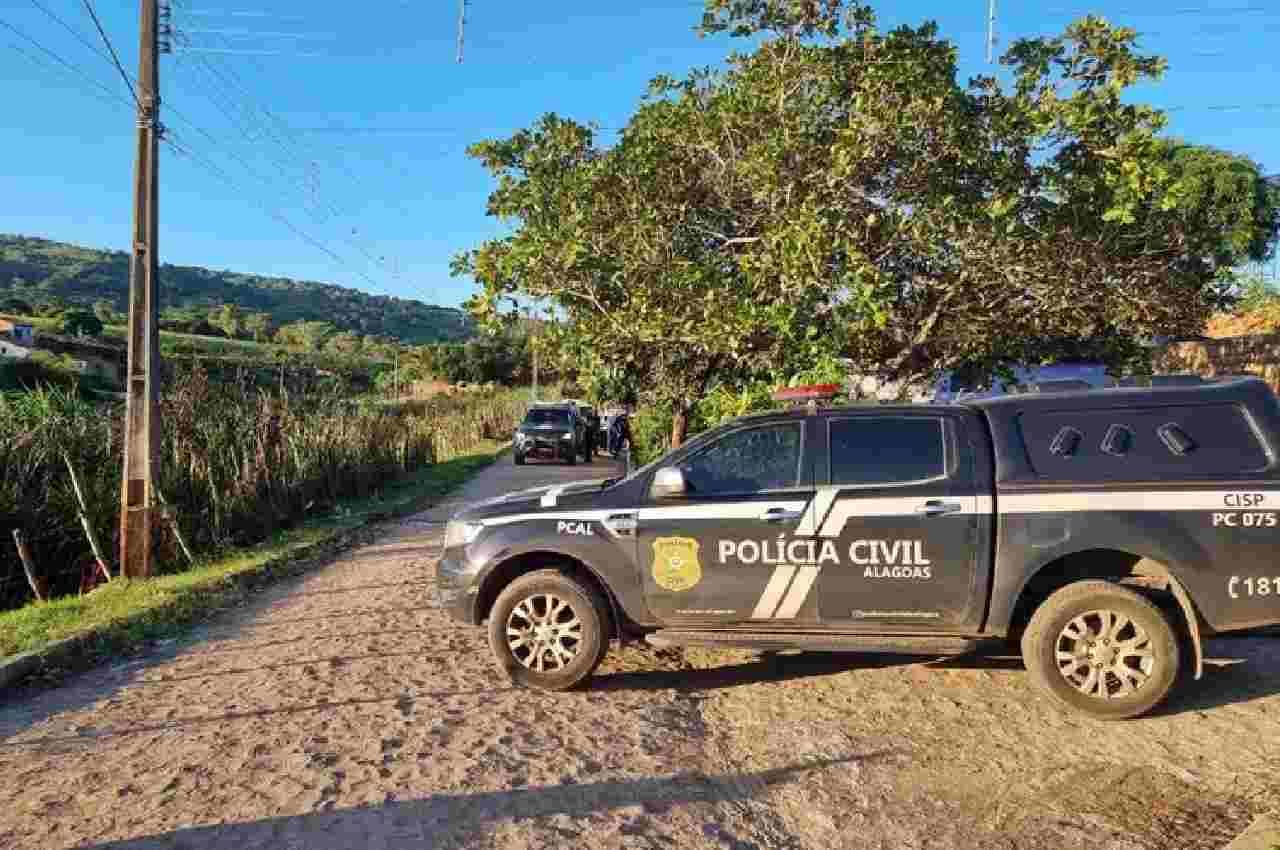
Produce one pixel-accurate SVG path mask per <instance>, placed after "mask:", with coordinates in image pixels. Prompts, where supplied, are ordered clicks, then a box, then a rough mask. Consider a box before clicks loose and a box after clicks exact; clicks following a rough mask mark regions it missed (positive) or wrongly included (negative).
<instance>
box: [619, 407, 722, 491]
mask: <svg viewBox="0 0 1280 850" xmlns="http://www.w3.org/2000/svg"><path fill="white" fill-rule="evenodd" d="M736 424H738V421H737V420H734V421H732V422H729V423H727V424H725V425H721V426H719V427H718V428H712V429H711V430H710V431H703V432H702V433H701V434H699V435H698V436H696V437H694V438H693V439H692V440H690V441H689V442H687V443H685V444H684V445H683V446H681V447H680V449H679V451H685V450H692V449H695V448H697V447H698V446H700V445H702V444H703V443H706V442H707V441H708V440H713V439H715V438H716V437H718V436H720V435H721V434H722V433H724V432H725V431H727V430H729V429H730V428H731V427H733V426H734V425H736ZM671 454H672V452H670V451H668V452H665V453H663V454H661V455H659V456H658V457H657V458H655V459H654V460H651V461H649V462H648V463H646V464H645V465H644V466H642V467H640V468H639V469H635V470H632V472H631V474H630V475H628V476H627V477H625V478H623V479H620V480H619V482H617V483H621V482H622V481H634V480H635V479H636V478H638V477H640V476H641V475H644V474H646V473H648V472H649V471H651V470H653V469H656V468H657V467H659V466H662V465H663V463H664V462H665V461H666V459H667V458H668V457H670V456H671Z"/></svg>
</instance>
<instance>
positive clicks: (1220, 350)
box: [1151, 334, 1280, 392]
mask: <svg viewBox="0 0 1280 850" xmlns="http://www.w3.org/2000/svg"><path fill="white" fill-rule="evenodd" d="M1151 367H1152V370H1153V371H1154V372H1155V373H1156V374H1157V375H1167V374H1171V373H1179V372H1191V373H1193V374H1196V375H1201V376H1203V377H1206V378H1212V377H1219V376H1224V375H1244V374H1249V375H1258V376H1259V377H1261V378H1262V379H1263V380H1265V381H1266V382H1267V383H1268V384H1270V385H1271V389H1273V390H1275V391H1276V392H1280V334H1270V335H1266V336H1237V337H1228V338H1226V339H1211V340H1201V341H1196V342H1175V343H1171V344H1169V345H1166V346H1164V347H1162V348H1159V349H1157V350H1156V351H1155V352H1154V353H1153V356H1152V360H1151Z"/></svg>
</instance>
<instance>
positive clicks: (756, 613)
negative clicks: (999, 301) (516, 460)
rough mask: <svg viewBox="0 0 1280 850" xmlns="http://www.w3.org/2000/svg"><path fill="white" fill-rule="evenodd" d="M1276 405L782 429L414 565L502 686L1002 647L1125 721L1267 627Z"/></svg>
mask: <svg viewBox="0 0 1280 850" xmlns="http://www.w3.org/2000/svg"><path fill="white" fill-rule="evenodd" d="M1278 460H1280V406H1278V405H1277V400H1276V397H1275V396H1274V395H1273V393H1272V392H1271V390H1270V388H1268V387H1267V385H1266V384H1264V383H1263V382H1261V381H1259V380H1254V379H1245V380H1238V381H1231V382H1224V383H1220V384H1208V385H1205V386H1203V387H1195V388H1187V387H1170V388H1160V389H1109V390H1098V391H1088V392H1068V393H1046V394H1037V395H1024V396H1011V397H1005V398H999V399H991V400H984V401H978V402H973V403H969V404H952V405H937V406H920V405H913V406H901V407H894V406H860V407H838V408H825V409H816V410H814V409H810V410H807V411H806V410H792V411H787V412H779V413H771V414H765V415H761V416H753V417H748V418H744V419H739V420H736V421H734V422H731V423H729V424H727V425H724V426H721V427H719V428H717V429H715V430H713V431H710V432H708V433H705V434H702V435H700V436H698V437H697V438H696V439H694V440H692V441H690V442H689V443H687V444H686V445H684V446H682V447H681V448H679V449H678V450H676V451H673V452H671V453H670V454H668V455H667V456H666V457H663V458H661V459H660V460H658V461H656V462H655V463H653V464H650V465H648V466H646V467H643V468H641V469H638V470H636V471H635V472H634V473H632V474H631V475H629V476H627V477H626V478H624V479H621V480H613V479H611V480H606V481H594V482H583V483H580V484H573V485H567V486H555V487H550V488H544V489H541V490H535V491H525V492H521V493H513V494H511V495H508V496H505V497H502V498H500V499H495V500H491V501H488V502H484V503H480V504H476V505H472V506H470V507H468V508H466V509H465V510H464V511H462V512H461V513H459V514H458V515H457V516H455V517H454V519H453V520H452V521H451V522H450V523H449V525H448V527H447V530H446V534H445V537H446V539H445V549H444V553H443V556H442V558H441V560H440V562H439V565H438V567H437V570H438V586H439V588H440V590H441V592H442V594H443V598H444V599H445V601H446V603H447V604H448V605H449V607H450V609H451V610H452V611H453V613H454V615H455V616H456V617H458V618H459V619H461V620H463V621H465V622H467V623H471V624H476V625H479V624H482V623H485V622H486V621H487V622H488V633H489V640H490V645H491V647H492V649H493V652H494V654H495V656H496V658H497V662H498V664H499V666H500V667H501V668H502V669H503V670H504V671H506V673H507V674H508V675H509V676H510V677H511V678H512V679H513V680H515V681H517V682H521V683H524V684H528V685H532V686H535V687H541V688H548V689H565V688H569V687H572V686H574V685H576V684H578V683H579V682H582V681H583V680H584V679H586V678H587V677H588V676H589V675H590V674H591V672H592V671H593V670H594V669H595V667H596V665H597V664H598V663H599V662H600V660H601V658H602V657H603V656H604V654H605V652H606V650H607V649H608V645H609V643H610V641H611V640H612V639H614V638H617V639H619V640H630V639H636V638H642V639H645V640H647V641H649V642H650V643H653V644H657V645H666V646H671V645H712V646H725V647H747V648H758V649H761V650H782V649H797V648H798V649H811V650H822V651H851V652H893V653H908V654H924V655H949V654H962V653H969V652H975V651H980V650H985V649H986V648H987V647H989V646H991V645H993V642H994V643H997V644H998V643H999V642H1003V641H1008V642H1011V643H1014V644H1015V645H1019V644H1020V647H1021V651H1022V655H1023V658H1024V660H1025V662H1026V665H1027V669H1028V670H1029V671H1030V673H1031V674H1032V676H1033V677H1034V680H1035V681H1036V682H1037V683H1038V685H1039V686H1040V688H1041V689H1042V690H1043V691H1044V692H1045V693H1046V694H1048V695H1049V696H1051V697H1053V698H1054V699H1056V700H1057V701H1059V702H1060V703H1062V704H1064V705H1066V706H1069V707H1071V708H1074V709H1077V710H1080V711H1083V712H1085V713H1088V714H1090V715H1093V716H1095V717H1099V718H1109V719H1117V718H1123V717H1132V716H1135V715H1138V714H1141V713H1143V712H1145V711H1148V710H1149V709H1151V708H1152V707H1154V706H1155V705H1156V704H1157V703H1159V702H1160V701H1161V700H1162V699H1164V697H1165V696H1166V694H1167V693H1168V692H1169V690H1170V688H1171V687H1172V686H1173V685H1174V683H1175V680H1176V679H1177V678H1178V674H1179V672H1180V670H1186V669H1190V670H1192V671H1194V673H1195V675H1196V677H1197V678H1198V677H1199V675H1200V670H1201V648H1200V646H1201V638H1202V636H1203V635H1206V634H1214V633H1218V632H1227V631H1231V630H1238V629H1246V628H1251V627H1255V626H1261V625H1266V624H1274V623H1280V558H1277V555H1280V546H1278V543H1280V527H1278V525H1277V521H1278V519H1280V465H1278Z"/></svg>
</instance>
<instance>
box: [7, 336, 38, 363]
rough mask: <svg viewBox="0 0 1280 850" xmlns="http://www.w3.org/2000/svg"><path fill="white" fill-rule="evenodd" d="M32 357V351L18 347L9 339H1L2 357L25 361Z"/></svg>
mask: <svg viewBox="0 0 1280 850" xmlns="http://www.w3.org/2000/svg"><path fill="white" fill-rule="evenodd" d="M30 356H31V349H29V348H27V347H25V346H22V345H16V344H14V343H12V342H10V341H9V340H7V339H0V357H9V358H12V359H14V360H25V359H26V358H28V357H30Z"/></svg>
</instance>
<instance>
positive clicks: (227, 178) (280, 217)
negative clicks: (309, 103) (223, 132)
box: [165, 139, 378, 287]
mask: <svg viewBox="0 0 1280 850" xmlns="http://www.w3.org/2000/svg"><path fill="white" fill-rule="evenodd" d="M165 142H166V144H168V145H169V146H170V147H171V148H173V150H174V151H175V152H176V153H178V154H179V155H183V156H186V157H187V158H188V159H190V160H191V161H192V162H195V163H196V164H198V165H200V166H201V167H203V168H204V169H205V170H206V171H208V172H209V173H211V174H213V175H214V176H215V177H218V178H219V179H220V180H222V181H223V182H224V183H226V184H227V185H228V186H230V187H231V188H232V189H235V190H236V191H237V192H240V193H244V192H245V191H246V189H245V187H243V186H241V185H240V184H239V183H238V182H237V181H236V180H235V178H234V177H232V176H231V175H230V174H228V173H227V172H226V171H225V170H224V169H222V168H221V167H220V166H218V164H217V163H215V162H212V161H211V160H209V159H208V158H207V157H204V156H202V155H201V154H198V153H196V152H195V151H192V150H190V149H189V148H187V147H185V146H183V145H181V144H180V143H179V142H177V141H175V140H173V139H165ZM258 206H259V207H260V208H261V209H262V210H263V212H265V213H267V215H269V216H271V217H272V218H273V219H275V220H276V221H278V222H280V223H281V224H283V225H284V226H285V227H287V228H288V229H289V230H290V231H292V232H293V233H294V235H296V236H297V237H298V238H300V239H302V240H303V241H305V242H306V243H307V244H308V245H310V246H312V247H313V248H315V249H317V250H319V251H322V252H323V253H324V254H325V255H327V256H328V257H329V258H331V259H332V260H334V261H335V262H337V263H338V264H339V265H341V266H343V267H344V268H346V269H348V270H350V271H353V272H355V273H356V274H358V275H359V276H360V277H362V278H364V280H366V281H367V282H368V283H369V284H371V285H372V286H374V287H377V286H378V282H377V281H375V280H374V279H373V278H371V277H369V276H368V275H367V274H365V273H364V272H363V271H361V270H360V269H357V268H354V267H352V266H350V265H348V264H347V261H346V260H345V259H343V258H342V256H341V255H339V254H337V253H336V252H334V251H333V250H332V249H330V248H329V247H328V246H327V245H325V244H323V243H322V242H320V241H319V240H318V239H316V238H315V237H313V236H311V235H310V234H309V233H307V232H306V231H304V230H302V229H301V228H300V227H298V226H297V225H295V224H294V223H293V222H291V221H289V219H288V218H286V217H285V215H284V214H283V213H281V212H280V211H279V210H277V209H272V208H271V207H269V206H268V205H267V204H265V203H262V202H261V201H259V202H258Z"/></svg>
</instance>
